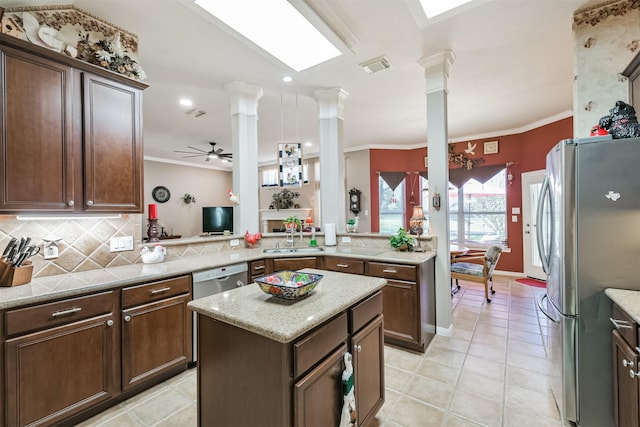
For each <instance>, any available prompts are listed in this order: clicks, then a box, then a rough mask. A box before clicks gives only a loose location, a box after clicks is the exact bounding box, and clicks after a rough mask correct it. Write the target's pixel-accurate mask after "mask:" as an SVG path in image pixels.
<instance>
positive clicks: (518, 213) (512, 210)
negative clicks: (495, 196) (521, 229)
mask: <svg viewBox="0 0 640 427" xmlns="http://www.w3.org/2000/svg"><path fill="white" fill-rule="evenodd" d="M511 213H512V214H513V215H520V208H511Z"/></svg>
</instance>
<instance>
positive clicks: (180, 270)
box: [0, 247, 436, 310]
mask: <svg viewBox="0 0 640 427" xmlns="http://www.w3.org/2000/svg"><path fill="white" fill-rule="evenodd" d="M327 249H328V250H325V251H322V252H318V253H310V254H303V256H314V255H315V256H327V255H329V256H331V255H334V256H342V257H347V258H353V259H363V260H369V261H382V262H393V263H404V264H410V265H419V264H421V263H423V262H426V261H428V260H429V259H431V258H433V257H435V256H436V252H434V251H428V252H398V251H393V250H391V249H389V250H386V251H383V252H380V253H377V254H357V253H352V252H349V251H351V250H353V248H352V247H345V248H340V247H338V248H327ZM329 249H330V250H329ZM299 256H301V254H297V253H292V254H265V253H263V252H262V248H253V249H234V250H230V251H221V252H211V253H206V254H201V255H195V256H189V257H181V258H178V259H173V260H167V261H164V262H161V263H157V264H143V263H136V264H131V265H124V266H118V267H107V268H102V269H95V270H87V271H83V272H79V273H67V274H58V275H54V276H46V277H41V278H35V279H33V280H32V281H31V282H30V283H29V284H26V285H20V286H14V287H0V310H6V309H11V308H16V307H21V306H26V305H31V304H36V303H43V302H48V301H54V300H58V299H63V298H69V297H73V296H76V295H82V294H86V293H91V292H98V291H103V290H108V289H114V288H118V287H122V286H127V285H134V284H139V283H144V282H151V281H155V280H162V279H166V278H169V277H174V276H179V275H181V274H191V273H194V272H196V271H201V270H206V269H209V268H216V267H222V266H225V265H231V264H236V263H242V262H250V261H254V260H258V259H264V258H283V257H299Z"/></svg>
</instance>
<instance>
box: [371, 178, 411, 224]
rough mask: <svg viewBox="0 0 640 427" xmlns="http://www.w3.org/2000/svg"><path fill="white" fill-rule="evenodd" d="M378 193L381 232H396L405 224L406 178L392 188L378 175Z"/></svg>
mask: <svg viewBox="0 0 640 427" xmlns="http://www.w3.org/2000/svg"><path fill="white" fill-rule="evenodd" d="M378 194H379V195H380V197H379V200H380V202H379V203H380V205H379V212H380V214H379V215H380V217H379V220H380V227H379V228H380V233H388V234H394V233H395V232H397V231H398V228H400V227H405V224H404V222H405V221H404V218H405V214H404V180H403V181H402V182H401V183H400V184H399V185H398V186H397V187H396V188H395V190H392V189H391V187H389V185H387V183H386V182H385V181H384V179H382V177H378Z"/></svg>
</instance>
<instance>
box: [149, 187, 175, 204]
mask: <svg viewBox="0 0 640 427" xmlns="http://www.w3.org/2000/svg"><path fill="white" fill-rule="evenodd" d="M151 196H153V200H155V201H156V202H158V203H164V202H166V201H167V200H169V199H170V198H171V193H170V192H169V189H168V188H167V187H163V186H161V185H159V186H157V187H156V188H154V189H153V191H152V192H151Z"/></svg>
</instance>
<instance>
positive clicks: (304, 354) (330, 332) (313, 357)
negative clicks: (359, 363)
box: [293, 313, 347, 378]
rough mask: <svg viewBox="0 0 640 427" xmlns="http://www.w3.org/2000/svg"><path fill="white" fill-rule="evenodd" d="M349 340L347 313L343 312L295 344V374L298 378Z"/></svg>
mask: <svg viewBox="0 0 640 427" xmlns="http://www.w3.org/2000/svg"><path fill="white" fill-rule="evenodd" d="M346 340H347V314H346V313H342V314H341V315H340V316H338V317H337V318H335V319H333V320H331V321H329V323H327V324H326V325H324V326H322V327H320V328H319V329H317V330H316V331H314V332H313V333H311V335H308V336H306V337H304V338H302V339H301V340H299V341H298V342H296V343H295V344H294V345H293V376H294V378H298V377H299V376H300V375H302V374H304V373H305V372H306V371H308V370H309V369H310V368H311V367H313V366H314V365H315V364H316V363H318V362H319V361H321V360H322V359H324V357H325V356H326V355H327V354H329V353H330V352H331V351H332V350H333V349H335V348H336V347H338V346H339V345H340V344H341V343H343V342H345V341H346Z"/></svg>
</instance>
